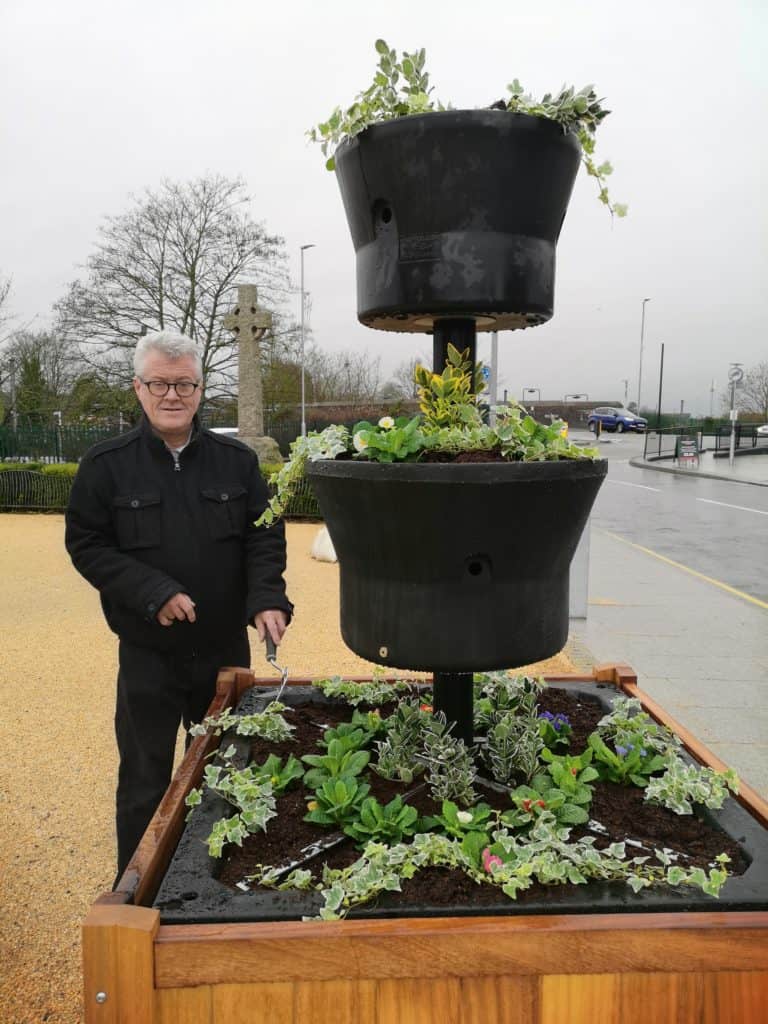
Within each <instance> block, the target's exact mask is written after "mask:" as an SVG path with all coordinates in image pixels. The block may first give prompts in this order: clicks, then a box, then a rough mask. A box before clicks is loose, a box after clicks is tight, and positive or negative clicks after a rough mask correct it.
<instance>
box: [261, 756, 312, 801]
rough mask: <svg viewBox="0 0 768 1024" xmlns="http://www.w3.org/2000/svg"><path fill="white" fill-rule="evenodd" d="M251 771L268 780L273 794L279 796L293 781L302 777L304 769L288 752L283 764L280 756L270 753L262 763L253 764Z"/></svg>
mask: <svg viewBox="0 0 768 1024" xmlns="http://www.w3.org/2000/svg"><path fill="white" fill-rule="evenodd" d="M253 772H254V774H255V775H257V776H258V777H260V778H261V779H264V780H267V781H269V784H270V786H271V787H272V792H273V793H274V794H275V796H280V795H281V794H282V793H284V792H285V791H286V789H289V788H290V787H291V786H292V785H293V783H294V782H298V781H299V779H301V778H303V777H304V769H303V768H302V767H301V763H300V762H299V761H297V759H296V758H295V757H294V756H293V754H289V756H288V757H287V758H286V760H285V764H283V761H282V758H279V757H278V756H277V755H276V754H270V755H269V757H268V758H267V759H266V761H264V763H263V764H260V765H254V766H253Z"/></svg>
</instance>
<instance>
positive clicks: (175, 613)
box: [157, 594, 196, 626]
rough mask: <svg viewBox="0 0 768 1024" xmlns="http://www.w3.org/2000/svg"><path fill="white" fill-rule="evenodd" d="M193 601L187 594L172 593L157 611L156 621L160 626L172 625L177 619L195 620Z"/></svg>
mask: <svg viewBox="0 0 768 1024" xmlns="http://www.w3.org/2000/svg"><path fill="white" fill-rule="evenodd" d="M195 618H196V616H195V602H194V601H193V600H192V598H191V597H190V596H189V594H174V595H173V597H171V598H169V599H168V600H167V601H166V602H165V604H164V605H163V607H162V608H161V609H160V611H159V612H158V613H157V621H158V622H159V623H160V625H161V626H172V625H173V624H174V622H175V621H176V620H177V619H178V620H179V621H183V620H184V619H187V620H188V621H189V622H194V621H195Z"/></svg>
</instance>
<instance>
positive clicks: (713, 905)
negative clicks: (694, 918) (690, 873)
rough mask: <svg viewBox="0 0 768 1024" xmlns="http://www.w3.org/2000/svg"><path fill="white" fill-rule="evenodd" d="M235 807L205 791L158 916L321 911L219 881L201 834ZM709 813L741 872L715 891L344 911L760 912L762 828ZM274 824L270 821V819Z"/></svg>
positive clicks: (607, 705)
mask: <svg viewBox="0 0 768 1024" xmlns="http://www.w3.org/2000/svg"><path fill="white" fill-rule="evenodd" d="M553 686H554V687H556V688H561V689H564V690H567V691H568V692H569V693H571V694H572V695H573V696H575V697H577V698H578V699H579V700H582V701H587V702H597V703H598V704H599V705H602V708H603V710H604V712H606V713H607V712H609V711H610V710H611V707H612V699H613V697H615V696H616V692H617V691H616V687H615V686H614V685H611V684H599V683H598V684H597V685H596V684H595V683H593V682H581V683H579V682H567V681H563V680H558V681H557V682H555V683H553ZM274 692H275V691H270V690H267V691H266V692H265V691H264V690H263V689H255V688H254V689H251V690H247V691H246V692H245V694H244V695H243V697H242V698H241V700H240V702H239V705H238V711H239V712H241V713H243V714H252V713H254V712H256V711H260V710H263V708H264V707H265V705H266V704H268V703H269V701H270V700H272V699H273V698H274ZM281 699H282V700H283V701H284V702H285V703H287V704H289V705H292V704H300V703H305V702H307V701H310V702H312V703H313V704H317V705H319V706H323V705H330V704H333V702H332V701H329V700H328V698H326V697H325V696H323V694H322V693H321V692H320V691H319V690H318V689H317V688H315V687H306V686H294V687H290V688H288V689H287V690H286V691H285V692H284V693H283V696H282V698H281ZM230 744H233V745H234V746H235V748H236V751H237V753H236V755H235V763H236V764H237V765H238V766H239V767H245V766H246V765H247V763H248V761H249V755H250V746H251V738H250V737H241V736H237V735H236V733H235V732H234V730H231V731H230V732H228V733H226V734H225V735H224V736H223V737H222V738H221V744H220V745H221V748H222V749H225V748H226V747H228V746H229V745H230ZM231 813H232V808H231V806H230V805H229V804H228V803H226V801H224V800H223V799H222V798H221V797H219V796H216V795H215V794H213V793H211V792H210V791H206V792H205V793H204V795H203V802H202V804H201V806H200V807H198V808H197V809H196V811H195V813H194V815H193V816H192V818H191V820H190V821H189V822H188V823H187V825H186V828H185V829H184V832H183V834H182V836H181V839H180V840H179V844H178V847H177V848H176V851H175V853H174V856H173V859H172V861H171V863H170V866H169V868H168V871H167V873H166V875H165V877H164V879H163V881H162V884H161V885H160V888H159V891H158V892H157V895H156V897H155V899H154V906H155V907H156V908H157V909H158V910H159V911H160V916H161V920H162V922H163V923H164V924H194V923H206V922H208V923H216V924H226V923H231V922H237V921H262V922H265V921H292V920H294V921H295V920H298V919H300V918H302V917H303V916H308V917H314V916H316V915H317V914H318V913H319V910H320V907H321V905H322V899H321V897H320V896H319V894H318V893H316V892H300V891H296V890H288V891H285V892H280V891H277V890H264V889H262V890H258V889H254V890H251V891H242V892H241V891H236V890H234V889H233V888H231V887H230V886H228V885H225V884H224V883H223V882H221V881H219V878H218V875H219V873H220V871H221V868H222V862H221V861H219V860H215V859H212V858H211V857H209V856H208V849H207V846H206V842H205V841H206V839H207V837H208V835H209V833H210V831H211V828H212V827H213V825H214V823H215V822H216V821H217V820H219V819H220V818H222V817H226V816H228V815H229V814H231ZM703 814H704V815H705V817H706V819H707V820H708V821H709V822H710V823H711V824H713V825H714V826H715V827H716V828H718V829H719V830H721V831H722V832H723V833H724V834H725V835H727V836H728V837H730V838H731V839H733V840H735V841H736V843H737V844H738V846H739V847H740V849H741V851H742V853H743V855H744V858H745V860H746V861H747V862H748V867H747V870H746V871H745V872H744V873H743V874H740V875H733V876H732V877H730V878H729V879H728V880H727V882H726V883H725V885H724V886H723V889H722V890H721V893H720V896H719V898H718V899H714V898H712V897H711V896H707V895H706V894H705V893H703V892H701V891H700V890H698V889H695V888H692V887H690V886H679V887H671V886H667V885H664V886H652V887H651V888H649V889H643V890H641V891H640V892H638V893H633V892H632V890H631V889H630V887H629V886H628V885H627V884H626V883H625V882H623V881H617V882H597V881H591V882H589V883H588V884H586V885H553V886H551V887H546V893H545V894H544V895H543V896H542V897H541V898H537V899H535V900H530V899H528V900H525V899H523V898H521V899H519V900H517V901H515V900H511V899H509V898H508V897H506V896H505V895H504V894H503V893H501V892H499V893H498V898H496V899H495V900H494V901H492V902H490V901H487V902H483V904H482V905H479V904H474V903H473V904H470V905H466V906H445V905H439V904H430V903H429V901H423V902H420V903H412V904H410V905H409V906H401V905H397V904H395V903H393V900H392V898H391V897H390V896H388V895H382V896H381V897H380V898H379V899H378V900H377V901H375V903H372V904H371V905H363V906H360V907H356V908H354V909H353V910H352V911H351V912H350V915H349V916H350V918H359V919H366V918H422V917H450V918H456V917H474V916H476V915H477V914H478V913H482V914H484V915H489V916H493V917H496V916H499V917H514V916H518V915H530V914H534V915H538V914H544V915H551V914H557V915H563V914H578V915H582V914H622V913H623V914H628V913H630V914H631V913H651V914H653V913H674V912H677V913H690V912H695V911H711V912H718V913H726V912H728V911H758V910H765V909H766V907H767V906H768V834H767V833H766V829H765V827H764V826H763V825H761V824H760V822H758V821H757V820H756V819H755V818H754V817H753V816H752V815H751V814H750V813H749V812H748V811H747V810H746V809H745V808H744V807H742V806H740V804H738V803H737V802H736V801H735V800H733V799H729V800H727V801H726V804H725V806H724V807H723V809H722V810H720V811H708V810H706V809H703ZM271 827H273V828H274V827H276V823H275V822H273V824H272V826H271Z"/></svg>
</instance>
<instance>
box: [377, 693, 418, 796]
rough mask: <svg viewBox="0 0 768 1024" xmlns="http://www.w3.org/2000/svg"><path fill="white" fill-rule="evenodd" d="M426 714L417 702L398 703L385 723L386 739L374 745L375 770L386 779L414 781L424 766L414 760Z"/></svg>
mask: <svg viewBox="0 0 768 1024" xmlns="http://www.w3.org/2000/svg"><path fill="white" fill-rule="evenodd" d="M428 718H429V712H427V711H423V710H422V708H421V706H420V705H419V703H418V701H413V700H410V701H407V700H406V701H400V703H399V704H398V706H397V708H396V710H395V712H394V714H392V715H390V716H389V718H387V719H386V720H385V723H384V724H385V727H386V730H387V736H386V739H384V740H379V741H378V743H377V744H376V754H377V756H376V760H375V762H374V763H373V764H372V766H371V767H372V768H373V769H374V771H376V772H378V774H379V775H383V776H384V778H385V779H400V781H401V782H406V783H409V782H413V779H414V778H415V776H416V775H418V774H419V773H420V772H423V771H424V765H423V764H422V763H421V762H420V761H418V760H416V755H417V754H418V753H419V752H420V750H421V746H422V740H423V735H424V729H425V726H426V722H427V721H428Z"/></svg>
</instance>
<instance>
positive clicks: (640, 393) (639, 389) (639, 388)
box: [636, 299, 651, 416]
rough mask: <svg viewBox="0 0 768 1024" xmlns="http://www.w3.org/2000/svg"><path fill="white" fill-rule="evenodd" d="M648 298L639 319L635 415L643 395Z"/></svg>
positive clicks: (638, 412)
mask: <svg viewBox="0 0 768 1024" xmlns="http://www.w3.org/2000/svg"><path fill="white" fill-rule="evenodd" d="M650 301H651V300H650V299H643V315H642V318H641V320H640V367H639V369H638V371H637V410H636V411H637V415H638V416H639V415H640V399H641V398H642V396H643V339H644V338H645V304H646V302H650Z"/></svg>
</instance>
